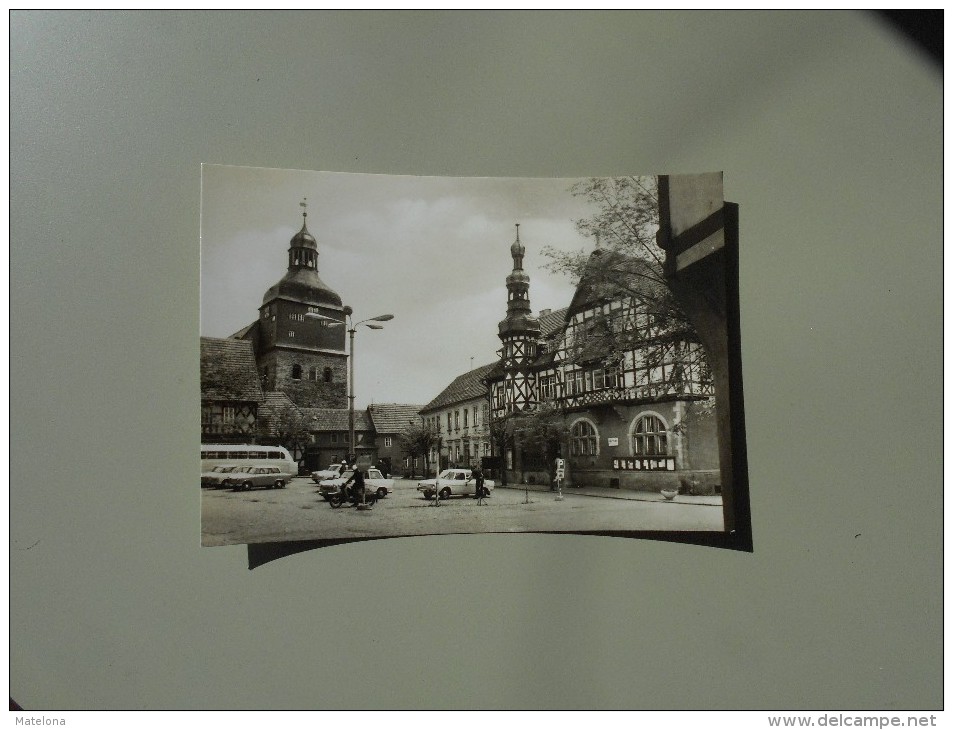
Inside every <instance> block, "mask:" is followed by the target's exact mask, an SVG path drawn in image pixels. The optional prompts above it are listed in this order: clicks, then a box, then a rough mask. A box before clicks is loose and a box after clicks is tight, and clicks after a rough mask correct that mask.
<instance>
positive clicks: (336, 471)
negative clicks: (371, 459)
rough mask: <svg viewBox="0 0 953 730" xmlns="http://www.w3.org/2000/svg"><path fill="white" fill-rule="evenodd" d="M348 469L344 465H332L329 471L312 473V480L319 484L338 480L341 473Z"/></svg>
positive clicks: (323, 470)
mask: <svg viewBox="0 0 953 730" xmlns="http://www.w3.org/2000/svg"><path fill="white" fill-rule="evenodd" d="M346 468H347V467H345V466H344V464H331V466H329V467H328V468H327V469H322V470H321V471H313V472H311V479H313V480H314V482H315V483H317V484H320V483H321V482H323V481H324V480H325V479H337V478H338V477H339V476H341V471H342V470H343V469H346Z"/></svg>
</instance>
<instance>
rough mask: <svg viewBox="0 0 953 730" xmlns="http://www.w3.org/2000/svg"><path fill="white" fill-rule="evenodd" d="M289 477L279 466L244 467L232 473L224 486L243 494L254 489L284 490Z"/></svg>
mask: <svg viewBox="0 0 953 730" xmlns="http://www.w3.org/2000/svg"><path fill="white" fill-rule="evenodd" d="M287 480H288V475H287V474H285V473H284V472H282V471H281V469H279V468H278V467H277V466H243V467H241V468H240V469H238V470H237V471H234V472H232V474H230V475H229V476H228V478H227V479H225V482H224V483H223V485H222V486H225V487H231V488H232V489H234V490H235V491H236V492H243V491H246V490H248V489H251V488H252V487H264V488H265V489H283V488H284V486H285V484H286V483H287Z"/></svg>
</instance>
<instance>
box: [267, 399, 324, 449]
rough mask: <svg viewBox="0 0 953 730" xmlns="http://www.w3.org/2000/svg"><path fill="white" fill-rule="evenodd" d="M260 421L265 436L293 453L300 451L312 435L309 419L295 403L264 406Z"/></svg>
mask: <svg viewBox="0 0 953 730" xmlns="http://www.w3.org/2000/svg"><path fill="white" fill-rule="evenodd" d="M258 423H259V430H260V433H261V435H262V436H263V437H265V438H267V439H268V440H270V441H274V442H276V443H277V444H278V445H279V446H284V447H285V448H286V449H288V451H290V452H291V453H292V454H297V453H300V452H301V451H302V450H303V449H304V445H305V444H306V443H307V442H308V439H309V438H310V436H311V434H310V430H309V426H310V422H309V419H308V418H307V416H305V415H304V414H303V413H302V412H301V411H300V410H299V409H298V407H297V406H296V405H294V404H293V403H281V404H278V405H270V404H268V405H265V406H263V407H262V408H261V414H260V417H259V420H258Z"/></svg>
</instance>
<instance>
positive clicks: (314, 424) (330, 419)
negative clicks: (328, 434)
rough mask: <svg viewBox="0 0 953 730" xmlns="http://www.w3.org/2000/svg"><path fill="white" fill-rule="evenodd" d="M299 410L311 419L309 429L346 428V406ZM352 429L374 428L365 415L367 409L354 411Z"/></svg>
mask: <svg viewBox="0 0 953 730" xmlns="http://www.w3.org/2000/svg"><path fill="white" fill-rule="evenodd" d="M301 412H302V413H304V415H305V416H307V417H308V418H310V419H311V425H310V427H309V428H310V430H311V431H347V430H348V409H347V408H302V409H301ZM354 430H355V431H373V430H374V424H373V423H372V422H371V419H370V417H369V416H368V415H367V411H354Z"/></svg>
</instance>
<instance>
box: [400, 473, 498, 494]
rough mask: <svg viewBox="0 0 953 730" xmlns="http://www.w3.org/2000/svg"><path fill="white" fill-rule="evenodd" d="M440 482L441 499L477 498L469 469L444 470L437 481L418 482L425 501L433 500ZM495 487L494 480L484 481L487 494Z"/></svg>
mask: <svg viewBox="0 0 953 730" xmlns="http://www.w3.org/2000/svg"><path fill="white" fill-rule="evenodd" d="M438 480H439V481H440V499H446V498H447V497H450V496H452V495H454V494H459V495H461V496H471V497H472V496H476V494H475V492H476V480H475V479H474V478H473V473H472V472H471V471H470V470H469V469H444V470H443V471H442V472H440V474H439V475H438V476H437V479H424V480H423V481H422V482H418V483H417V491H418V492H422V493H423V496H424V499H433V497H434V494H435V493H436V484H437V481H438ZM495 486H496V484H494V482H493V480H492V479H484V480H483V488H484V489H485V490H486V492H487V493H489V492H491V491H493V487H495Z"/></svg>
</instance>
